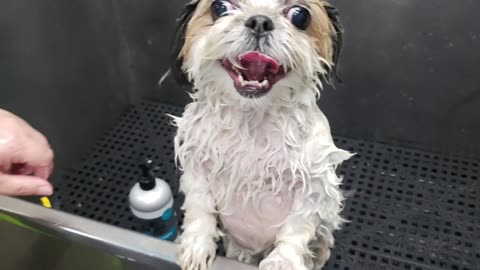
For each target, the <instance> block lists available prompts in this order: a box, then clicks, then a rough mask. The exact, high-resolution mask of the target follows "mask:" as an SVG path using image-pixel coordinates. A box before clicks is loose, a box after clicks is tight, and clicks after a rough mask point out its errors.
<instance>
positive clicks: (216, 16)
mask: <svg viewBox="0 0 480 270" xmlns="http://www.w3.org/2000/svg"><path fill="white" fill-rule="evenodd" d="M341 42H342V30H341V27H340V24H339V21H338V16H337V13H336V10H335V9H334V8H332V7H331V6H329V5H328V4H327V3H325V2H324V1H321V0H193V1H192V2H190V3H189V4H188V5H187V6H186V7H185V10H184V13H183V15H182V17H181V18H180V22H179V26H178V29H177V33H176V40H175V46H174V49H173V56H174V58H175V64H174V66H173V72H174V74H175V75H176V77H177V79H178V78H182V76H183V79H185V80H187V81H188V82H194V83H195V84H196V88H197V90H198V91H211V92H212V93H210V94H211V95H223V96H228V97H229V98H238V99H253V98H260V97H264V96H272V97H277V98H278V97H279V98H282V99H284V100H285V99H291V98H293V97H294V96H295V95H296V94H299V92H301V91H305V89H310V90H311V91H318V88H319V87H320V86H321V79H322V78H327V77H328V76H329V75H330V73H332V72H333V71H334V66H335V64H336V61H337V60H338V57H339V54H340V48H341ZM185 74H186V75H187V76H184V75H185ZM203 94H204V95H209V93H203Z"/></svg>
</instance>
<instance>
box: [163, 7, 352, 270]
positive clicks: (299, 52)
mask: <svg viewBox="0 0 480 270" xmlns="http://www.w3.org/2000/svg"><path fill="white" fill-rule="evenodd" d="M282 2H283V1H282ZM243 3H244V4H243V6H242V9H241V10H236V11H233V12H232V16H229V18H228V19H225V20H223V21H218V22H217V23H216V24H214V25H213V26H212V27H211V29H210V30H209V31H208V33H205V35H203V36H202V37H200V38H198V40H196V42H195V43H194V44H193V47H192V48H191V50H190V55H188V56H187V57H186V59H185V64H184V67H185V70H186V72H187V74H188V76H189V78H190V79H191V80H192V81H194V92H193V93H192V94H191V97H192V99H193V102H192V103H190V104H188V105H187V107H186V109H185V112H184V114H183V116H182V117H174V123H175V125H177V126H178V133H177V135H176V137H175V151H176V157H177V159H178V161H179V165H180V166H181V169H182V171H183V176H182V177H181V183H180V184H181V191H182V192H183V193H184V194H185V203H184V205H183V209H184V210H185V220H184V224H183V230H184V231H183V234H182V236H181V239H180V243H179V244H180V249H179V253H178V263H179V265H180V266H181V267H182V269H183V270H207V269H210V267H211V264H212V261H213V259H214V257H215V252H216V242H217V241H218V240H220V239H221V238H222V239H223V241H224V244H225V248H226V252H227V256H228V257H230V258H235V259H238V260H241V261H244V262H247V263H259V267H260V269H261V270H273V269H275V270H282V269H284V270H293V269H295V270H303V269H321V268H322V266H323V264H324V263H325V262H326V260H327V259H328V257H329V254H330V250H329V249H330V247H332V246H333V244H334V239H333V235H332V233H333V231H334V230H337V229H339V228H340V225H341V223H342V221H343V220H342V218H341V217H340V215H339V213H340V211H341V209H342V202H343V195H342V192H341V190H340V188H339V185H340V183H341V178H339V177H338V176H337V175H336V173H335V169H336V167H337V165H339V164H340V163H341V162H342V161H344V160H346V159H348V158H350V156H351V154H350V153H348V152H346V151H343V150H341V149H338V148H337V147H336V146H335V145H334V143H333V140H332V137H331V134H330V127H329V123H328V121H327V119H326V117H325V116H324V114H323V113H322V112H321V111H320V109H319V108H318V106H317V104H316V101H317V99H318V97H319V93H320V87H321V83H320V81H319V77H318V73H325V72H326V70H325V69H324V65H323V64H324V63H326V61H325V60H324V59H323V58H321V57H319V56H318V54H317V53H316V52H315V49H314V44H313V41H312V40H311V39H310V38H309V37H308V36H307V35H304V34H300V33H297V32H298V31H297V30H296V29H295V28H293V27H292V26H291V25H289V22H288V21H287V20H285V18H283V17H282V16H281V14H280V13H278V9H279V7H280V4H279V3H277V2H276V1H267V0H261V1H258V0H255V1H253V0H246V1H244V2H243ZM258 12H260V13H262V14H266V15H267V16H270V17H272V19H273V21H274V23H275V25H276V30H275V31H274V33H272V36H273V37H272V38H271V39H270V44H271V46H270V47H269V48H264V52H265V53H267V54H268V55H270V56H272V57H273V58H275V59H277V60H278V61H279V62H280V63H281V64H282V65H285V66H288V67H290V68H291V69H292V70H291V71H290V72H289V74H288V75H287V76H286V77H285V78H284V79H282V80H281V81H279V82H278V83H276V84H275V85H274V87H273V89H272V90H271V91H270V93H268V94H267V95H266V96H264V97H261V98H257V99H248V98H245V97H241V96H240V95H239V94H238V93H237V91H236V90H235V88H234V85H233V82H232V79H231V78H230V76H229V75H228V74H227V72H226V71H225V70H224V69H223V68H222V66H221V65H220V63H219V61H218V59H223V58H225V57H227V58H229V59H231V60H232V61H234V59H235V57H236V56H238V55H239V54H241V53H244V52H246V51H248V50H249V49H250V48H249V46H250V44H249V42H248V38H246V35H247V34H248V32H246V31H245V29H244V28H245V27H244V26H243V23H242V21H244V20H245V18H248V17H249V16H250V15H252V14H254V13H258ZM226 29H228V31H227V30H226ZM244 37H245V38H244ZM172 117H173V116H172Z"/></svg>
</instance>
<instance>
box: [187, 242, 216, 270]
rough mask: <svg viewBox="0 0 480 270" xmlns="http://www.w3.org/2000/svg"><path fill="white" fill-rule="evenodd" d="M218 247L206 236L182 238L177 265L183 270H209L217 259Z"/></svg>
mask: <svg viewBox="0 0 480 270" xmlns="http://www.w3.org/2000/svg"><path fill="white" fill-rule="evenodd" d="M216 248H217V245H216V243H215V241H213V239H209V238H207V237H205V236H198V237H195V236H182V238H181V240H180V244H179V250H178V252H177V263H178V265H179V266H180V268H182V270H209V269H211V266H212V263H213V260H214V259H215V252H216Z"/></svg>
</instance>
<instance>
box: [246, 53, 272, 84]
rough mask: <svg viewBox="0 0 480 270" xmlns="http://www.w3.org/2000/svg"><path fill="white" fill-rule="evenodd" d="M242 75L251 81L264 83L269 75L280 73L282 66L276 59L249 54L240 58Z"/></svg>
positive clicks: (259, 54) (258, 54)
mask: <svg viewBox="0 0 480 270" xmlns="http://www.w3.org/2000/svg"><path fill="white" fill-rule="evenodd" d="M239 62H240V66H241V67H242V71H241V72H242V74H243V75H244V76H245V77H246V78H247V79H248V80H249V81H259V82H261V81H263V80H264V79H265V77H268V76H269V75H275V74H277V73H278V72H279V71H280V64H278V62H277V61H275V59H273V58H271V57H269V56H267V55H265V54H261V53H259V52H248V53H246V54H243V55H241V56H240V57H239Z"/></svg>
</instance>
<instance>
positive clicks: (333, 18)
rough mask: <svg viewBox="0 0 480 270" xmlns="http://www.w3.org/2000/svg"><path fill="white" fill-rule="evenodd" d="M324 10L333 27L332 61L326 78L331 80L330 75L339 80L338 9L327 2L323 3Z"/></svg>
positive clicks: (341, 32)
mask: <svg viewBox="0 0 480 270" xmlns="http://www.w3.org/2000/svg"><path fill="white" fill-rule="evenodd" d="M324 7H325V10H326V12H327V15H328V18H329V20H330V23H331V25H332V27H333V33H332V63H333V66H332V67H331V68H329V70H328V73H329V74H327V78H326V79H327V80H328V81H331V78H332V77H335V79H336V80H338V81H340V78H339V75H338V62H339V60H340V55H341V53H342V46H343V27H342V24H341V23H340V16H339V14H338V10H337V9H336V8H335V7H333V6H331V5H330V4H328V3H324Z"/></svg>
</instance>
